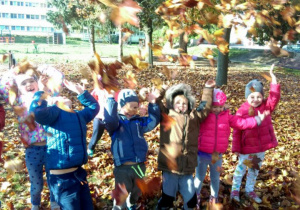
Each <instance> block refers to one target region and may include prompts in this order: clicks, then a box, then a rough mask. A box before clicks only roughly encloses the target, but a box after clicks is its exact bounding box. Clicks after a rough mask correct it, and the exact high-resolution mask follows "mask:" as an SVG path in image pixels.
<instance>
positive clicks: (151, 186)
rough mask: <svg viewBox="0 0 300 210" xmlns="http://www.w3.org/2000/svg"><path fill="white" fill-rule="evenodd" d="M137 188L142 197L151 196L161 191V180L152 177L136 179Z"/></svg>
mask: <svg viewBox="0 0 300 210" xmlns="http://www.w3.org/2000/svg"><path fill="white" fill-rule="evenodd" d="M136 184H137V186H138V188H139V189H140V190H141V191H142V194H143V196H151V195H154V194H156V193H157V192H159V191H160V190H161V178H160V177H152V178H144V179H136Z"/></svg>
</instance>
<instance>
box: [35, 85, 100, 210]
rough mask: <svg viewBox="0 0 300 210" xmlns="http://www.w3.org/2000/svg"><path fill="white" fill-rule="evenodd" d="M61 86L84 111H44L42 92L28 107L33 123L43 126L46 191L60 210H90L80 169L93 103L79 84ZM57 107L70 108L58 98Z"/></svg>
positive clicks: (95, 110)
mask: <svg viewBox="0 0 300 210" xmlns="http://www.w3.org/2000/svg"><path fill="white" fill-rule="evenodd" d="M64 85H65V86H66V87H67V88H68V89H69V90H71V91H73V92H75V93H77V94H78V96H77V97H78V99H79V101H80V102H81V103H82V105H83V106H84V107H85V108H84V109H83V110H81V111H76V112H74V111H72V112H67V111H64V110H63V109H61V108H59V107H58V106H56V105H53V106H50V107H47V101H46V100H43V93H44V92H43V91H39V92H36V93H35V95H34V98H33V101H32V104H31V106H30V111H31V112H33V113H34V115H35V120H36V122H38V123H39V124H41V125H43V126H44V128H45V131H46V132H47V133H48V135H47V153H46V164H47V167H48V169H49V170H50V176H49V188H50V189H51V191H52V192H53V194H54V197H55V201H56V202H57V203H58V204H59V206H60V207H61V208H62V209H87V210H88V209H93V202H92V198H91V194H90V190H89V186H88V182H87V180H86V176H87V173H86V171H85V170H84V169H83V168H82V167H81V166H82V165H83V164H85V163H86V162H87V149H86V130H87V127H86V124H87V123H88V122H90V121H91V120H92V119H93V118H94V117H95V116H96V114H97V113H98V111H99V105H98V103H97V101H96V100H95V99H94V98H93V97H92V96H91V95H90V94H89V93H88V92H87V91H84V89H83V87H82V86H80V85H79V84H77V85H75V84H73V83H71V82H68V81H65V82H64ZM58 99H59V100H58V101H59V103H58V104H59V105H61V104H63V105H64V106H68V107H69V109H70V107H71V104H72V102H71V100H69V99H67V98H65V97H59V98H58Z"/></svg>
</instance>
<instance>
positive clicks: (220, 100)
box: [212, 89, 227, 106]
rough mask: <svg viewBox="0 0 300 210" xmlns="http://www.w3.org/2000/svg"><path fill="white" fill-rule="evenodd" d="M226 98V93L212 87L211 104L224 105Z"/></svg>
mask: <svg viewBox="0 0 300 210" xmlns="http://www.w3.org/2000/svg"><path fill="white" fill-rule="evenodd" d="M226 100H227V96H226V94H225V93H224V92H223V91H222V90H220V89H214V96H213V103H212V105H213V106H224V105H225V103H226Z"/></svg>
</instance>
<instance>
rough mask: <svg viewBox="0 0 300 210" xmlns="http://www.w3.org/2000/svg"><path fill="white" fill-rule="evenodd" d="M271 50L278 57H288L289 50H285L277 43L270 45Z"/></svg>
mask: <svg viewBox="0 0 300 210" xmlns="http://www.w3.org/2000/svg"><path fill="white" fill-rule="evenodd" d="M270 49H271V52H272V53H273V54H274V55H275V56H276V57H288V56H289V52H287V51H286V50H283V49H282V48H280V47H277V46H276V45H274V44H273V45H270Z"/></svg>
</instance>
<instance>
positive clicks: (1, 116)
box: [0, 104, 5, 162]
mask: <svg viewBox="0 0 300 210" xmlns="http://www.w3.org/2000/svg"><path fill="white" fill-rule="evenodd" d="M4 126H5V111H4V108H3V105H2V104H0V131H1V130H2V129H3V128H4ZM2 148H3V143H2V141H0V162H2V161H3V160H2V158H1V156H2Z"/></svg>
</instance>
